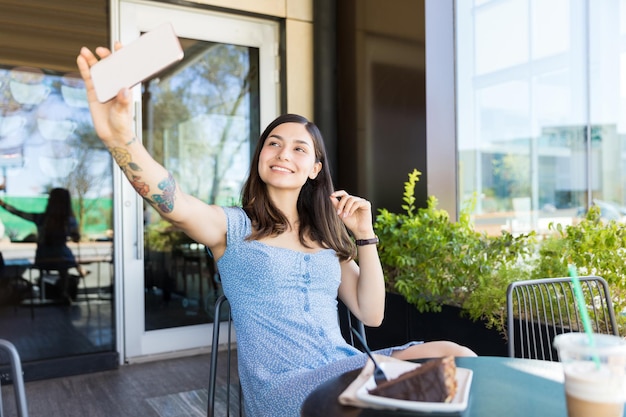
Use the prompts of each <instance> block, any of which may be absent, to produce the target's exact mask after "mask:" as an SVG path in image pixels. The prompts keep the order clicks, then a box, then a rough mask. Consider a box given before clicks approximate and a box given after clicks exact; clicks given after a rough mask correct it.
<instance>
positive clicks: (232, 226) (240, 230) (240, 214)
mask: <svg viewBox="0 0 626 417" xmlns="http://www.w3.org/2000/svg"><path fill="white" fill-rule="evenodd" d="M223 209H224V213H225V214H226V220H227V222H228V229H227V230H228V236H230V237H235V236H237V237H239V238H242V237H245V236H247V235H249V234H250V232H251V231H252V226H251V222H250V218H249V217H248V215H247V214H246V212H245V211H244V210H243V208H241V207H234V206H233V207H224V208H223Z"/></svg>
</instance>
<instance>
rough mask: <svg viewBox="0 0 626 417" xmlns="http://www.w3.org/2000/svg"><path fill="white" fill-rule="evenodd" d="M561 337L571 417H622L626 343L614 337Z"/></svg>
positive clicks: (625, 393)
mask: <svg viewBox="0 0 626 417" xmlns="http://www.w3.org/2000/svg"><path fill="white" fill-rule="evenodd" d="M594 344H595V346H591V345H590V342H589V337H588V336H587V335H586V334H584V333H566V334H563V335H558V336H557V337H556V338H555V340H554V345H555V347H556V348H557V350H558V352H559V360H560V362H562V363H563V370H564V373H565V375H564V376H565V398H566V403H567V414H568V416H569V417H590V416H593V417H621V416H622V415H623V413H624V401H625V400H626V342H625V341H624V340H623V339H621V338H619V337H617V336H611V335H600V334H596V335H594Z"/></svg>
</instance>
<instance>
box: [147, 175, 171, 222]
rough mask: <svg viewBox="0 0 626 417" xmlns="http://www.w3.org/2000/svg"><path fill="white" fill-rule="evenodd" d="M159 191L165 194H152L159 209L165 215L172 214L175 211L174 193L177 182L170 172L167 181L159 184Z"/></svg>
mask: <svg viewBox="0 0 626 417" xmlns="http://www.w3.org/2000/svg"><path fill="white" fill-rule="evenodd" d="M159 189H160V190H163V194H160V195H159V194H152V198H153V200H154V201H155V202H156V203H157V208H158V209H159V210H161V211H162V212H163V213H170V212H171V211H172V210H174V192H175V191H176V180H174V177H173V176H172V174H171V173H169V172H168V176H167V178H166V179H164V180H163V181H161V182H160V183H159Z"/></svg>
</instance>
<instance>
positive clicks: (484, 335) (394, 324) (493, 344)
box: [366, 293, 508, 356]
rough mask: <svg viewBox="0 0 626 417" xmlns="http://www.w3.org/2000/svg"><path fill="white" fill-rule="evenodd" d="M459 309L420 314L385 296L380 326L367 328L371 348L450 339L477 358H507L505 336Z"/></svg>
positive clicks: (397, 298)
mask: <svg viewBox="0 0 626 417" xmlns="http://www.w3.org/2000/svg"><path fill="white" fill-rule="evenodd" d="M461 313H462V311H461V309H460V308H458V307H452V306H444V307H443V310H442V311H441V312H439V313H420V312H418V311H417V309H416V308H415V307H414V306H413V305H411V304H409V303H407V302H406V300H405V299H404V297H402V296H401V295H398V294H393V293H387V301H386V310H385V319H384V320H383V323H382V325H381V326H380V327H376V328H374V327H368V328H367V329H366V333H367V339H368V344H369V345H370V347H371V348H372V349H380V348H385V347H389V346H397V345H402V344H404V343H406V342H409V341H413V340H417V341H425V342H429V341H436V340H450V341H453V342H456V343H459V344H461V345H464V346H467V347H469V348H470V349H472V350H473V351H474V352H476V353H477V354H478V355H480V356H508V350H507V343H506V340H505V339H504V337H503V336H502V335H501V334H500V333H499V332H498V331H497V330H494V329H487V328H486V327H485V324H484V323H483V322H481V321H476V322H474V321H472V320H471V319H469V318H467V317H462V314H461Z"/></svg>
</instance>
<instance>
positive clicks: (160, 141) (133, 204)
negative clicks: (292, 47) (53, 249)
mask: <svg viewBox="0 0 626 417" xmlns="http://www.w3.org/2000/svg"><path fill="white" fill-rule="evenodd" d="M119 14H120V20H119V21H120V28H119V33H120V39H121V41H122V43H129V42H131V41H132V40H134V39H136V38H137V37H138V36H139V35H140V34H141V33H143V32H145V31H148V30H150V29H151V28H153V27H156V26H158V25H159V24H161V23H163V22H171V23H172V25H173V26H174V29H175V31H176V33H177V35H178V36H179V39H180V42H181V45H182V46H183V49H184V51H185V57H184V59H183V61H182V62H180V63H179V64H177V65H176V66H174V67H172V68H169V69H167V70H165V71H164V72H162V73H160V74H158V76H157V77H156V78H153V79H151V80H147V81H146V82H144V83H143V84H142V85H141V86H138V87H136V88H135V89H134V97H135V100H136V102H137V104H136V116H137V117H136V124H137V127H136V129H137V133H138V135H140V136H141V137H142V140H143V143H144V144H145V146H146V147H147V149H148V150H149V152H150V153H151V154H152V155H153V156H154V157H155V158H156V159H157V160H158V161H159V162H161V163H162V164H163V165H164V166H165V167H166V168H167V169H168V170H169V171H170V172H171V173H172V174H173V175H174V177H175V178H176V180H177V182H178V184H179V186H180V187H182V188H183V189H184V190H185V191H187V192H189V193H190V194H193V195H195V196H197V197H198V198H200V199H202V200H204V201H206V202H208V203H215V204H220V205H232V204H237V203H238V202H239V198H240V197H239V196H240V190H241V186H242V184H243V181H244V180H245V177H246V175H247V171H248V166H249V163H250V155H251V152H252V148H253V146H254V144H255V142H256V139H257V138H258V136H259V134H260V129H261V126H264V125H266V124H268V123H269V122H270V121H271V120H272V119H273V118H274V117H276V115H277V114H278V110H279V105H278V91H279V85H278V82H277V80H278V77H277V76H276V74H277V71H278V68H277V62H278V59H277V56H276V54H277V51H278V47H277V45H278V25H277V23H276V22H273V21H264V20H259V19H251V18H249V17H242V16H234V15H227V14H223V13H215V12H213V11H207V10H204V9H195V8H194V9H190V8H183V7H177V6H171V5H164V4H154V3H144V2H142V3H139V2H122V3H121V5H120V9H119ZM120 189H121V194H122V202H123V204H122V208H121V210H122V213H121V216H120V217H121V219H122V224H121V225H120V227H121V230H120V233H121V234H122V236H123V239H122V241H123V242H124V243H123V244H122V248H121V249H120V250H121V251H122V259H123V260H124V262H123V265H122V266H121V268H122V270H123V277H124V278H123V279H124V286H123V298H124V302H123V311H121V312H120V313H123V317H124V322H125V323H124V324H125V326H124V327H125V332H124V335H123V339H124V343H123V346H121V348H122V349H124V357H125V358H126V359H131V360H132V358H135V357H140V356H145V355H154V354H161V353H166V352H172V351H177V350H185V349H196V348H201V347H206V346H208V345H210V334H211V332H210V328H209V327H210V326H211V323H213V305H214V301H215V299H216V298H217V297H218V296H219V295H220V294H221V287H220V283H219V276H218V274H217V272H216V269H215V265H214V262H213V259H212V258H211V256H210V254H209V253H207V251H206V250H205V248H204V247H202V245H200V244H198V243H196V242H193V241H191V240H189V239H188V238H187V237H186V236H184V235H183V234H182V233H181V232H179V231H177V230H176V229H175V228H174V227H172V225H171V224H169V223H167V222H166V221H164V220H163V219H161V217H160V216H159V215H158V213H157V212H156V211H155V210H154V209H152V208H151V207H150V206H149V205H147V204H144V203H143V201H142V200H141V199H140V198H139V197H138V196H137V195H136V194H135V192H134V191H133V190H132V188H131V187H130V185H129V184H128V182H127V181H125V180H123V181H120Z"/></svg>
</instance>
